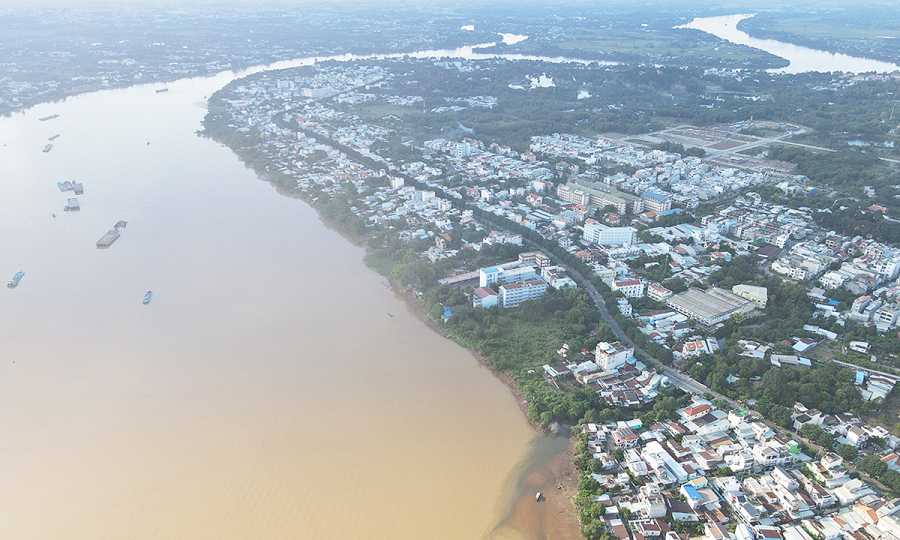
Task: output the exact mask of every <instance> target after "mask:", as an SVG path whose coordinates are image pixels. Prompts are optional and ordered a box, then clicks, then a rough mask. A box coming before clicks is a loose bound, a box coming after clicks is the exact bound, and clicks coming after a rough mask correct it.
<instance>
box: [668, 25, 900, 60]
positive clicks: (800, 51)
mask: <svg viewBox="0 0 900 540" xmlns="http://www.w3.org/2000/svg"><path fill="white" fill-rule="evenodd" d="M753 15H754V14H750V15H747V14H738V15H725V16H722V17H698V18H696V19H694V20H693V21H691V22H689V23H688V24H684V25H681V26H676V27H675V28H692V29H695V30H700V31H703V32H706V33H708V34H712V35H714V36H716V37H718V38H721V39H724V40H726V41H730V42H732V43H737V44H738V45H746V46H748V47H754V48H756V49H761V50H763V51H766V52H768V53H771V54H774V55H775V56H780V57H781V58H784V59H785V60H787V61H788V62H790V64H789V65H788V66H787V67H784V68H780V69H770V70H769V71H770V72H772V73H788V74H796V73H806V72H808V71H818V72H832V71H842V72H845V73H869V72H876V73H890V72H893V71H897V70H898V69H900V67H898V66H897V65H896V64H892V63H889V62H882V61H880V60H872V59H869V58H856V57H853V56H849V55H846V54H836V53H830V52H826V51H819V50H816V49H810V48H808V47H801V46H800V45H792V44H790V43H782V42H780V41H776V40H774V39H758V38H754V37H750V35H749V34H747V33H746V32H742V31H740V30H738V29H737V25H738V23H739V22H740V21H742V20H744V19H749V18H750V17H753Z"/></svg>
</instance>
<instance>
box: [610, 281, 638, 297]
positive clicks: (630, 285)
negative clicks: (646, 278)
mask: <svg viewBox="0 0 900 540" xmlns="http://www.w3.org/2000/svg"><path fill="white" fill-rule="evenodd" d="M610 288H611V289H612V290H613V291H622V293H623V294H624V295H625V296H627V297H628V298H643V297H644V283H643V282H642V281H641V280H639V279H628V280H625V281H613V282H612V284H611V285H610Z"/></svg>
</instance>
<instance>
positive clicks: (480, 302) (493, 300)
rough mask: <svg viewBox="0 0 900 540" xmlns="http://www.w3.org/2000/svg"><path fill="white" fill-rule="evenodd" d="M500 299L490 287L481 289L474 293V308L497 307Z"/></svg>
mask: <svg viewBox="0 0 900 540" xmlns="http://www.w3.org/2000/svg"><path fill="white" fill-rule="evenodd" d="M499 298H500V297H499V296H498V295H497V293H495V292H494V291H492V290H491V289H489V288H488V287H479V288H477V289H475V291H473V293H472V307H483V308H489V307H493V306H496V305H497V302H498V300H499Z"/></svg>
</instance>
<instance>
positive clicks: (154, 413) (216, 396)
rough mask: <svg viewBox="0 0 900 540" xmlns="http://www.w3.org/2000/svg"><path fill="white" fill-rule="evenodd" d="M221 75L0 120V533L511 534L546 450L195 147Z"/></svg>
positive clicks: (349, 267)
mask: <svg viewBox="0 0 900 540" xmlns="http://www.w3.org/2000/svg"><path fill="white" fill-rule="evenodd" d="M281 67H283V66H281ZM236 76H237V75H236V74H234V73H223V74H220V75H218V76H214V77H210V78H198V79H185V80H181V81H177V82H174V83H170V84H168V88H169V91H168V92H166V93H156V92H155V90H156V89H158V88H160V85H156V86H137V87H132V88H128V89H121V90H108V91H101V92H95V93H90V94H84V95H79V96H75V97H71V98H68V99H66V100H65V101H64V102H60V103H55V104H42V105H39V106H36V107H34V108H32V109H30V110H28V111H26V112H24V113H17V114H14V115H13V116H12V117H9V118H2V119H0V187H2V197H0V230H2V231H3V234H2V235H0V276H2V278H3V279H4V280H6V279H10V278H12V276H13V274H14V273H15V272H17V271H20V270H21V271H24V272H25V276H24V278H23V279H22V280H21V283H20V284H19V285H18V287H17V288H15V289H6V288H4V289H3V290H2V291H0V295H2V300H0V341H2V343H3V350H4V354H3V356H2V360H0V434H2V438H0V486H2V488H0V538H11V539H20V538H21V539H25V538H27V539H30V540H40V539H58V538H68V539H72V540H78V539H85V540H87V539H96V538H129V539H154V540H157V539H160V538H168V539H186V540H187V539H190V540H203V539H213V538H215V539H259V538H265V539H267V540H270V539H281V538H285V539H287V538H290V539H295V538H330V539H345V538H346V539H351V538H352V539H355V538H370V539H401V540H402V539H410V540H412V539H423V538H441V539H465V540H471V539H478V538H483V537H486V536H487V537H491V538H521V535H520V534H519V533H518V532H517V531H516V530H515V528H514V527H512V526H511V525H510V522H509V518H510V516H511V509H512V508H513V507H514V506H515V503H516V501H517V500H521V497H522V496H525V495H528V496H531V497H532V498H533V492H532V493H530V494H526V493H523V490H527V489H531V488H530V487H529V486H528V485H525V486H524V487H523V484H522V481H521V478H520V476H521V473H523V472H527V470H528V469H529V468H533V467H534V466H535V465H536V464H539V463H540V462H541V461H542V460H547V459H549V457H552V455H554V454H556V453H558V452H560V451H561V449H562V448H563V447H564V444H565V442H564V441H563V442H560V440H558V439H547V438H540V437H536V436H535V435H534V433H533V431H532V430H531V429H530V427H529V426H528V424H527V423H526V421H525V418H524V416H523V414H522V413H521V411H520V409H519V407H518V405H517V404H516V402H515V400H514V398H513V396H512V395H511V393H510V391H509V390H508V389H507V388H506V387H505V386H504V385H503V384H502V383H501V382H500V381H499V380H498V379H496V378H495V377H494V376H493V375H492V374H491V373H490V372H489V371H488V370H487V369H485V368H484V367H482V366H481V365H480V364H479V363H478V362H477V361H476V360H475V358H473V357H472V355H471V354H470V353H469V352H467V351H466V350H464V349H462V348H460V347H458V346H457V345H455V344H454V343H452V342H450V341H448V340H446V339H444V338H442V337H440V336H439V335H438V334H436V333H435V332H433V331H432V330H431V329H429V328H428V327H427V326H426V325H425V324H423V323H422V322H421V321H420V320H419V319H417V318H416V316H415V314H414V313H412V312H411V311H410V310H409V309H408V308H407V306H406V304H405V303H404V301H403V300H402V299H400V298H398V297H397V296H395V294H394V292H393V291H392V290H391V289H390V287H389V286H388V284H387V283H386V281H385V280H384V278H382V277H381V276H379V275H377V274H376V273H375V272H373V271H371V270H369V269H368V268H367V267H366V266H365V265H364V264H363V257H364V255H365V253H364V250H363V249H362V248H360V247H356V246H354V245H352V244H350V243H349V242H347V241H345V239H344V238H342V237H341V236H340V235H339V234H337V233H336V232H335V231H333V230H331V229H329V228H328V227H326V226H325V225H324V224H323V223H322V222H321V221H320V219H319V218H318V217H317V215H316V213H315V212H314V211H313V210H312V209H311V208H310V207H308V206H307V205H306V204H303V203H302V202H300V201H297V200H293V199H291V198H288V197H285V196H282V195H280V194H278V193H277V192H276V191H275V190H274V189H273V188H272V187H271V186H270V185H269V184H267V183H265V182H261V181H259V180H258V179H257V178H256V175H255V174H254V173H253V172H252V171H251V170H249V169H247V168H245V167H244V166H243V165H242V164H241V163H240V162H239V161H238V160H237V159H236V158H235V156H234V155H233V154H232V153H231V152H230V151H229V150H228V149H227V148H225V147H223V146H220V145H219V144H217V143H215V142H213V141H210V140H208V139H204V138H199V137H197V136H196V135H195V134H194V132H195V130H197V129H198V128H199V127H200V122H201V120H202V118H203V116H204V114H205V109H204V108H203V106H204V104H205V102H206V99H207V98H208V96H209V95H210V94H211V93H212V92H214V91H215V90H216V89H218V88H220V87H222V86H223V85H224V84H226V83H227V82H228V81H229V80H231V79H233V78H234V77H236ZM53 113H56V114H59V117H58V118H56V119H53V120H48V121H43V122H42V121H39V120H38V119H39V118H41V117H44V116H47V115H50V114H53ZM57 133H59V134H61V136H60V137H59V138H58V139H56V140H55V141H53V148H52V150H51V151H50V152H48V153H43V152H42V151H41V149H42V148H43V147H44V145H45V144H47V139H48V137H50V136H52V135H55V134H57ZM65 180H69V181H74V182H82V183H83V184H84V194H83V195H79V196H78V199H79V201H80V205H81V210H80V211H78V212H64V211H63V207H64V205H65V203H66V199H67V197H71V196H73V195H72V194H71V192H70V193H61V192H60V191H59V190H58V189H57V186H56V183H57V182H58V181H65ZM53 214H55V216H56V217H55V218H54V217H53ZM120 219H124V220H126V221H127V222H128V225H127V227H126V228H125V229H123V230H122V234H121V238H119V239H118V240H117V241H116V242H115V243H114V244H113V245H112V246H111V247H110V248H109V249H106V250H100V249H97V248H96V247H95V245H94V243H95V242H96V241H97V240H98V239H99V238H100V237H101V236H102V235H103V234H104V233H105V232H106V231H107V229H109V228H110V227H111V226H112V225H113V224H115V223H116V222H117V221H118V220H120ZM147 290H152V291H153V293H154V295H153V299H152V301H151V302H150V303H149V304H148V305H142V303H141V299H142V298H143V296H144V293H145V292H146V291H147Z"/></svg>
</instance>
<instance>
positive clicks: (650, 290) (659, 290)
mask: <svg viewBox="0 0 900 540" xmlns="http://www.w3.org/2000/svg"><path fill="white" fill-rule="evenodd" d="M673 294H674V293H673V292H672V291H670V290H669V289H667V288H665V287H663V286H662V285H660V284H659V283H651V284H650V285H647V296H649V297H650V298H651V299H653V300H656V301H657V302H665V301H666V300H668V299H669V298H671V297H672V295H673Z"/></svg>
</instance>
